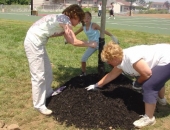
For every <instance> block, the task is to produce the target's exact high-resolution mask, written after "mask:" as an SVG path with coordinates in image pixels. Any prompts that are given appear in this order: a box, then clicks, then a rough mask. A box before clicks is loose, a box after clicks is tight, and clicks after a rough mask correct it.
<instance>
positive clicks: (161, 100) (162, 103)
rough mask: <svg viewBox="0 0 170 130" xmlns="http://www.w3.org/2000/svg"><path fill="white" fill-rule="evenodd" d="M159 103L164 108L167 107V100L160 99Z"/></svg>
mask: <svg viewBox="0 0 170 130" xmlns="http://www.w3.org/2000/svg"><path fill="white" fill-rule="evenodd" d="M157 101H158V103H159V104H160V105H162V106H165V105H166V103H167V102H166V99H165V98H159V97H158V99H157Z"/></svg>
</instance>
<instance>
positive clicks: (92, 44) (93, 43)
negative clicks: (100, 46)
mask: <svg viewBox="0 0 170 130" xmlns="http://www.w3.org/2000/svg"><path fill="white" fill-rule="evenodd" d="M89 47H92V48H97V42H93V41H91V42H89Z"/></svg>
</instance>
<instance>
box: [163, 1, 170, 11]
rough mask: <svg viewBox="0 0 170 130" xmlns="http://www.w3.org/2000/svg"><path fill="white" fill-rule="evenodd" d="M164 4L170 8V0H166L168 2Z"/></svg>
mask: <svg viewBox="0 0 170 130" xmlns="http://www.w3.org/2000/svg"><path fill="white" fill-rule="evenodd" d="M164 5H165V6H166V8H167V9H168V10H169V8H170V3H169V1H166V2H165V3H164Z"/></svg>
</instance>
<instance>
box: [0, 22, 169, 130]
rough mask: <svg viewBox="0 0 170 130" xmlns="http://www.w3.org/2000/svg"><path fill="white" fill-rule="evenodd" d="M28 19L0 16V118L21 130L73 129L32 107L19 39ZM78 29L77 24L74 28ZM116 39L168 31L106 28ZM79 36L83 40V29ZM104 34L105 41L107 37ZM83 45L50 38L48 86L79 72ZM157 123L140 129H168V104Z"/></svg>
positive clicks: (142, 39) (93, 60)
mask: <svg viewBox="0 0 170 130" xmlns="http://www.w3.org/2000/svg"><path fill="white" fill-rule="evenodd" d="M31 24H32V22H25V21H22V22H21V21H12V20H3V19H1V20H0V39H1V40H0V59H1V61H0V77H1V78H0V120H4V121H5V122H6V123H7V124H13V123H17V124H18V125H19V126H20V128H21V129H22V130H75V129H76V128H75V127H74V126H73V127H66V126H65V125H64V124H60V123H59V122H56V121H55V120H54V119H53V117H47V116H43V115H41V114H40V113H39V112H37V111H35V110H34V109H33V107H32V96H31V94H32V93H31V82H30V74H29V68H28V62H27V59H26V56H25V52H24V47H23V42H24V38H25V35H26V32H27V30H28V28H29V27H30V26H31ZM75 29H78V28H75ZM106 29H107V30H108V31H110V32H112V34H114V35H115V36H117V37H118V39H119V41H120V43H121V44H120V46H121V47H123V48H126V47H130V46H134V45H138V44H155V43H165V42H166V43H167V42H168V43H170V35H160V34H150V33H144V32H136V31H126V30H109V29H108V28H106ZM78 38H79V39H82V40H86V36H85V35H84V33H81V34H79V35H78ZM110 40H111V39H110V37H108V36H106V37H105V41H106V42H108V41H110ZM84 50H85V48H78V47H73V46H71V45H65V44H64V39H63V37H58V38H51V39H50V40H49V42H48V44H47V52H48V55H49V57H50V60H51V62H52V63H53V76H54V81H53V84H52V87H53V88H55V87H59V86H61V85H62V84H63V83H65V82H66V81H68V80H69V79H71V78H72V77H74V76H77V75H79V73H80V58H81V56H82V54H83V52H84ZM97 58H98V54H97V52H96V53H95V54H93V55H92V56H91V57H90V59H89V60H88V62H87V73H97V66H98V59H97ZM166 98H167V101H168V102H169V103H170V83H169V82H168V83H167V87H166ZM160 110H161V111H160V112H159V113H157V114H156V115H155V116H156V119H157V123H156V124H155V125H154V126H151V127H146V128H145V129H144V130H153V129H154V130H160V129H162V130H168V129H170V124H169V121H170V115H169V114H170V107H169V105H167V106H165V107H162V108H160Z"/></svg>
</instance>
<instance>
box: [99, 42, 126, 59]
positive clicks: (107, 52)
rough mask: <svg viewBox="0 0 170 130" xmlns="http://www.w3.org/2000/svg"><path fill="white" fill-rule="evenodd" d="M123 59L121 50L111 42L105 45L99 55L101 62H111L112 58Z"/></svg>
mask: <svg viewBox="0 0 170 130" xmlns="http://www.w3.org/2000/svg"><path fill="white" fill-rule="evenodd" d="M114 57H116V58H119V59H122V58H123V50H122V48H121V47H120V46H119V45H118V44H116V43H115V42H113V41H110V42H109V43H108V44H106V45H105V46H104V48H103V50H102V53H101V59H102V61H103V62H107V61H110V60H113V58H114Z"/></svg>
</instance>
